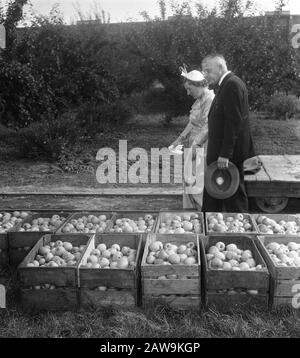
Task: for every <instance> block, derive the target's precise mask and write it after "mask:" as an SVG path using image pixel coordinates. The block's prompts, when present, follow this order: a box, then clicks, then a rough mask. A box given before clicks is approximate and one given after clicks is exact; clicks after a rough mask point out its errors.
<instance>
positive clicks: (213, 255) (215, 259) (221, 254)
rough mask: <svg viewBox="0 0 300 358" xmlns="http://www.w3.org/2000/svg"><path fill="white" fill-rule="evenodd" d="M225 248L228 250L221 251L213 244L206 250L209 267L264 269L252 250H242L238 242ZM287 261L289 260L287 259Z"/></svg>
mask: <svg viewBox="0 0 300 358" xmlns="http://www.w3.org/2000/svg"><path fill="white" fill-rule="evenodd" d="M224 245H225V244H224ZM218 246H220V245H218ZM221 247H223V246H221ZM225 248H226V250H224V251H219V250H218V249H217V247H216V245H213V246H210V247H209V248H208V249H207V250H206V251H207V253H206V259H207V261H208V267H209V268H212V269H218V270H233V271H248V270H255V271H258V270H262V269H263V267H262V265H256V262H255V260H254V258H253V255H252V252H251V250H248V249H247V250H241V249H239V248H238V247H237V245H236V244H228V245H226V247H225ZM285 262H287V261H286V260H285Z"/></svg>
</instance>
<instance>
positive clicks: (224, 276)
mask: <svg viewBox="0 0 300 358" xmlns="http://www.w3.org/2000/svg"><path fill="white" fill-rule="evenodd" d="M199 240H200V239H199ZM201 241H202V243H203V251H202V255H203V256H202V282H203V286H202V292H203V295H202V300H203V303H204V305H205V306H211V305H215V306H217V308H219V309H220V308H221V309H222V310H228V309H231V308H232V307H235V306H236V305H239V306H241V305H252V304H258V305H263V306H265V307H267V306H268V298H269V283H270V275H269V272H268V269H267V265H266V263H265V261H264V259H263V257H262V256H261V254H260V252H259V250H258V248H257V247H256V245H255V242H254V239H253V238H252V237H251V236H242V235H240V236H236V235H234V236H228V235H226V236H223V237H220V236H206V237H204V238H202V239H201ZM219 241H222V242H224V243H225V245H228V244H231V243H232V244H236V245H237V247H238V248H239V249H242V250H246V249H249V250H251V252H252V254H253V258H254V260H255V261H256V264H257V265H259V264H260V265H262V266H263V270H260V271H231V270H230V271H225V270H219V269H213V268H209V267H208V260H207V258H206V253H207V251H208V249H209V247H211V246H212V245H215V244H216V243H217V242H219ZM232 289H234V290H239V291H240V292H236V291H235V292H233V291H231V290H232ZM248 290H252V291H254V290H255V291H257V294H254V295H253V294H250V293H248Z"/></svg>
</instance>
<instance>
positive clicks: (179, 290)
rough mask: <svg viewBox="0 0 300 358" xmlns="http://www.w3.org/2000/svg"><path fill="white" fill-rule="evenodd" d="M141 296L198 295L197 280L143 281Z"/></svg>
mask: <svg viewBox="0 0 300 358" xmlns="http://www.w3.org/2000/svg"><path fill="white" fill-rule="evenodd" d="M143 294H145V295H147V294H153V295H155V294H158V295H159V294H166V295H167V294H179V295H180V294H182V295H192V294H195V295H198V294H200V289H199V280H198V279H163V280H151V279H149V280H144V285H143Z"/></svg>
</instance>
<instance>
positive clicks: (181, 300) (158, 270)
mask: <svg viewBox="0 0 300 358" xmlns="http://www.w3.org/2000/svg"><path fill="white" fill-rule="evenodd" d="M187 236H188V237H187ZM187 236H186V235H180V234H178V235H175V234H174V235H163V234H152V235H151V234H150V235H148V238H147V241H146V245H145V249H144V254H143V259H142V266H141V275H142V301H143V306H144V307H146V306H149V305H152V304H153V303H154V304H155V303H158V302H161V303H164V304H168V305H169V306H171V307H173V308H177V309H190V308H193V309H200V305H201V275H200V265H201V261H200V247H199V240H198V236H197V235H187ZM157 240H159V241H161V242H162V243H163V244H165V243H168V242H170V243H172V244H175V245H180V244H185V243H188V242H194V243H195V244H196V247H197V264H194V265H190V266H189V265H184V264H175V265H154V264H147V262H146V259H147V256H148V253H149V245H150V243H151V242H153V241H157ZM166 275H177V278H167V279H159V277H160V276H166Z"/></svg>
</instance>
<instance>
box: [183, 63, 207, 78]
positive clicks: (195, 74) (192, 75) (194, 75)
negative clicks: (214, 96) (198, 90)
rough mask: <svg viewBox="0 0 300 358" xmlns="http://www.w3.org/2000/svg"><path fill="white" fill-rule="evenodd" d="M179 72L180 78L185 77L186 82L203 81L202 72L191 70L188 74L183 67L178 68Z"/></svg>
mask: <svg viewBox="0 0 300 358" xmlns="http://www.w3.org/2000/svg"><path fill="white" fill-rule="evenodd" d="M179 69H180V70H181V76H182V77H185V78H186V79H187V80H190V81H193V82H202V81H204V80H205V78H204V76H203V74H202V72H200V71H197V70H193V71H190V72H187V70H186V67H185V65H184V66H183V67H180V68H179Z"/></svg>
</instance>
